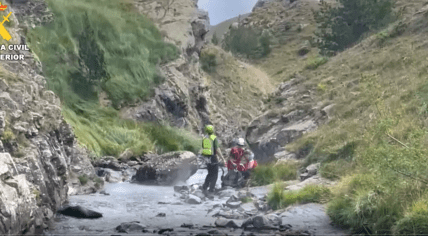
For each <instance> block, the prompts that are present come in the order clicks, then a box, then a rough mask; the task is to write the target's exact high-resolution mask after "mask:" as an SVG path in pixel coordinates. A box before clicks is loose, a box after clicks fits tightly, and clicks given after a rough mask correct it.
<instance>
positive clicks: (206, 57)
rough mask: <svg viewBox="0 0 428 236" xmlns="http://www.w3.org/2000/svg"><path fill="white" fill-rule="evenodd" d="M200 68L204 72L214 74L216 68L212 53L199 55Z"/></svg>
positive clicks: (214, 57) (215, 60)
mask: <svg viewBox="0 0 428 236" xmlns="http://www.w3.org/2000/svg"><path fill="white" fill-rule="evenodd" d="M200 61H201V67H202V69H203V70H204V71H206V72H215V70H216V67H217V58H216V55H215V54H214V53H209V52H205V51H204V52H202V53H201V60H200Z"/></svg>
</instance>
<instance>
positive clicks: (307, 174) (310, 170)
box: [300, 163, 321, 181]
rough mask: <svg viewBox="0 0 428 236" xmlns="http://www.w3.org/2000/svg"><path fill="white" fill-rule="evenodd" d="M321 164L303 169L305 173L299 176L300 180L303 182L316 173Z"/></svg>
mask: <svg viewBox="0 0 428 236" xmlns="http://www.w3.org/2000/svg"><path fill="white" fill-rule="evenodd" d="M320 166H321V163H316V164H311V165H309V166H308V167H306V168H305V171H304V172H303V173H302V174H301V175H300V180H301V181H303V180H305V179H308V178H310V177H312V176H314V175H316V174H317V173H318V169H319V168H320Z"/></svg>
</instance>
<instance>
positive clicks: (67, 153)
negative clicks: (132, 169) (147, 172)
mask: <svg viewBox="0 0 428 236" xmlns="http://www.w3.org/2000/svg"><path fill="white" fill-rule="evenodd" d="M6 4H7V5H8V8H7V11H12V12H13V13H12V15H11V17H10V21H11V22H13V24H12V25H13V26H12V27H11V28H8V30H9V32H10V33H11V35H12V39H11V40H10V41H9V42H8V43H9V44H23V43H25V38H24V36H23V35H24V34H23V29H25V27H26V26H28V25H30V26H31V25H33V26H34V25H35V24H37V23H41V22H43V21H44V20H46V19H49V17H46V16H49V11H47V10H46V7H45V5H44V4H43V3H40V2H37V1H31V2H26V1H18V3H15V4H11V3H6ZM35 8H37V9H38V10H37V11H33V10H32V9H35ZM29 13H31V15H28V14H29ZM15 14H16V15H15ZM25 20H27V21H25ZM8 53H16V54H18V53H19V54H25V57H26V60H25V61H18V62H11V61H1V62H0V137H1V141H0V234H21V233H28V234H34V233H38V232H41V231H42V230H43V229H44V228H46V227H47V224H46V222H47V221H48V220H49V219H50V218H52V216H53V215H54V212H55V211H56V209H57V208H58V207H59V206H61V205H62V204H63V203H64V201H65V200H66V199H67V196H68V194H79V193H88V192H94V191H95V190H96V189H95V187H94V184H93V183H92V181H91V177H95V172H94V168H93V167H92V166H91V164H90V162H89V158H88V155H87V154H86V152H85V151H84V150H82V149H80V148H78V147H77V144H76V140H75V138H74V135H73V132H72V130H71V127H70V126H69V125H67V124H66V123H65V122H64V120H63V117H62V116H61V108H60V101H59V99H58V98H57V97H56V96H55V94H54V93H53V92H52V91H49V90H47V89H45V78H44V77H43V76H42V75H41V69H40V68H41V66H40V64H39V63H37V62H36V60H34V59H33V55H32V53H31V51H30V52H29V51H15V52H12V51H8ZM82 175H87V176H88V177H89V182H88V184H87V185H86V186H85V187H81V185H80V182H79V181H78V178H77V177H78V176H82Z"/></svg>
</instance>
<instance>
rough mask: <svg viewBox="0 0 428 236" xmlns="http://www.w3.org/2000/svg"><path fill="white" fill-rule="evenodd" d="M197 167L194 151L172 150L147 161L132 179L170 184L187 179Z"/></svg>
mask: <svg viewBox="0 0 428 236" xmlns="http://www.w3.org/2000/svg"><path fill="white" fill-rule="evenodd" d="M197 169H198V166H197V157H196V155H195V154H193V153H192V152H187V151H185V152H171V153H166V154H163V155H160V156H158V157H156V158H152V159H150V160H148V161H146V162H145V163H144V164H143V167H141V168H140V169H138V171H137V173H136V174H135V175H134V176H132V180H133V181H137V182H140V183H145V182H151V183H156V184H162V185H169V184H172V183H174V182H177V181H185V180H187V179H188V178H189V177H190V176H192V175H193V174H194V173H196V171H197Z"/></svg>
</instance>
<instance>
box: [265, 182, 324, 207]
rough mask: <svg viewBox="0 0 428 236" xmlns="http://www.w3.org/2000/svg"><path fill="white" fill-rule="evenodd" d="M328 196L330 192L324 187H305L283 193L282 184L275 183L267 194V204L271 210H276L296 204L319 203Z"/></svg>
mask: <svg viewBox="0 0 428 236" xmlns="http://www.w3.org/2000/svg"><path fill="white" fill-rule="evenodd" d="M329 195H330V190H329V189H328V188H326V187H324V186H318V185H307V186H305V187H304V188H302V189H301V190H298V191H285V190H284V185H283V184H281V183H275V185H274V187H273V189H272V191H271V192H269V194H268V204H269V206H271V207H272V209H274V210H277V209H281V208H285V207H287V206H290V205H292V204H297V203H298V204H304V203H310V202H317V203H319V202H321V201H323V200H326V199H327V198H328V197H329Z"/></svg>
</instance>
